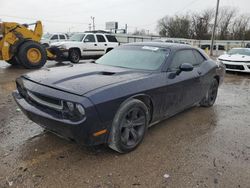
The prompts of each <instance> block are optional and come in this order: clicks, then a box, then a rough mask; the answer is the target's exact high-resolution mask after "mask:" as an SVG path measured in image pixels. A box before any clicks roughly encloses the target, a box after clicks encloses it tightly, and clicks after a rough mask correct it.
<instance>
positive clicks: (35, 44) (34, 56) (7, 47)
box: [0, 21, 55, 69]
mask: <svg viewBox="0 0 250 188" xmlns="http://www.w3.org/2000/svg"><path fill="white" fill-rule="evenodd" d="M30 25H35V27H34V30H32V29H29V26H30ZM42 34H43V27H42V23H41V22H40V21H37V22H36V23H34V24H29V25H28V24H18V23H14V22H3V23H0V60H4V61H6V62H8V63H9V64H12V65H16V64H20V65H23V66H24V67H26V68H29V69H33V68H40V67H42V66H43V65H44V64H45V63H46V60H47V59H55V55H53V54H52V53H50V52H49V51H48V50H46V48H45V47H44V46H43V45H42V44H40V40H41V37H42Z"/></svg>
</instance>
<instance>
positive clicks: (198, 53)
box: [193, 50, 206, 65]
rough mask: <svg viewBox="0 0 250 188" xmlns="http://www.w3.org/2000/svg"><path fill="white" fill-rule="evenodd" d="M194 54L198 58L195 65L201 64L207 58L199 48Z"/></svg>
mask: <svg viewBox="0 0 250 188" xmlns="http://www.w3.org/2000/svg"><path fill="white" fill-rule="evenodd" d="M193 52H194V56H195V59H196V64H195V65H199V64H201V63H203V62H204V61H205V60H206V59H205V58H204V57H203V56H202V55H201V54H200V52H198V51H197V50H194V51H193Z"/></svg>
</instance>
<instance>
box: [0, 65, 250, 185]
mask: <svg viewBox="0 0 250 188" xmlns="http://www.w3.org/2000/svg"><path fill="white" fill-rule="evenodd" d="M46 66H47V67H54V66H67V63H64V64H56V63H55V62H48V63H47V65H46ZM29 71H31V70H27V69H23V68H19V67H11V66H9V65H8V64H6V63H5V62H3V61H0V143H1V144H0V187H10V186H12V187H108V188H112V187H229V188H230V187H249V185H250V179H249V177H250V139H249V136H250V115H249V114H250V108H249V105H250V74H235V73H228V74H226V77H225V80H224V83H223V85H222V86H221V87H220V89H219V94H218V98H217V101H216V103H215V105H214V106H213V107H211V108H199V107H194V108H192V109H190V110H187V111H185V112H183V113H181V114H179V115H176V116H175V117H172V118H171V119H168V120H165V121H163V122H161V123H159V124H157V125H155V126H153V127H152V128H150V130H149V131H148V133H147V135H146V138H145V140H144V142H143V143H142V144H141V145H140V147H139V148H138V149H137V150H135V151H134V152H131V153H129V154H124V155H121V154H118V153H116V152H114V151H111V150H110V149H108V148H107V147H105V146H98V147H94V148H86V147H80V146H78V145H76V144H75V143H73V142H70V141H67V140H64V139H62V138H59V137H57V136H55V135H53V134H51V133H48V132H44V131H43V129H42V128H40V127H39V126H38V125H36V124H35V123H33V122H31V121H29V120H28V119H27V118H26V116H24V115H23V114H22V112H21V111H20V109H19V108H18V107H17V105H16V104H15V102H14V100H13V98H12V96H11V92H12V91H13V90H14V89H15V78H17V77H18V76H19V75H21V74H23V73H26V72H29ZM168 175H169V177H168Z"/></svg>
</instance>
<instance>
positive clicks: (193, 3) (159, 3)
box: [0, 0, 250, 33]
mask: <svg viewBox="0 0 250 188" xmlns="http://www.w3.org/2000/svg"><path fill="white" fill-rule="evenodd" d="M220 1H221V6H232V7H236V8H238V10H239V12H241V13H249V14H250V9H249V7H250V0H220ZM215 5H216V0H40V1H36V0H0V19H1V20H2V21H15V22H20V23H29V22H34V21H36V20H42V21H43V25H44V30H45V32H48V31H49V32H67V31H69V30H70V31H85V30H88V27H89V25H88V24H89V23H91V19H90V17H91V16H94V17H95V23H96V29H105V22H106V21H118V22H119V27H120V28H124V25H125V24H128V29H129V31H130V32H133V31H134V30H135V29H136V28H137V29H142V28H144V29H146V30H149V31H150V32H151V33H155V32H156V31H155V27H156V23H157V20H159V19H160V18H161V17H163V16H165V15H174V14H177V13H178V14H180V13H186V12H191V11H192V12H193V11H200V10H202V9H205V8H212V7H215Z"/></svg>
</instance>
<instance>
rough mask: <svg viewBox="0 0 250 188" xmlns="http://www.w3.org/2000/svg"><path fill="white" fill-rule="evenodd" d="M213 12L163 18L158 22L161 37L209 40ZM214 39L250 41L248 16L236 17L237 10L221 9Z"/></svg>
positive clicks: (206, 10)
mask: <svg viewBox="0 0 250 188" xmlns="http://www.w3.org/2000/svg"><path fill="white" fill-rule="evenodd" d="M213 19H214V10H213V9H205V10H203V11H201V12H199V13H193V14H191V16H189V15H188V14H186V15H182V16H179V15H175V16H165V17H163V18H162V19H160V20H159V21H158V24H157V30H158V32H159V34H160V35H161V36H164V37H174V38H191V39H198V40H204V39H210V38H211V32H212V21H213ZM217 27H218V29H217V34H216V39H220V40H227V39H235V40H250V15H240V16H237V9H235V8H232V7H221V8H220V12H219V19H218V25H217Z"/></svg>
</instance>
